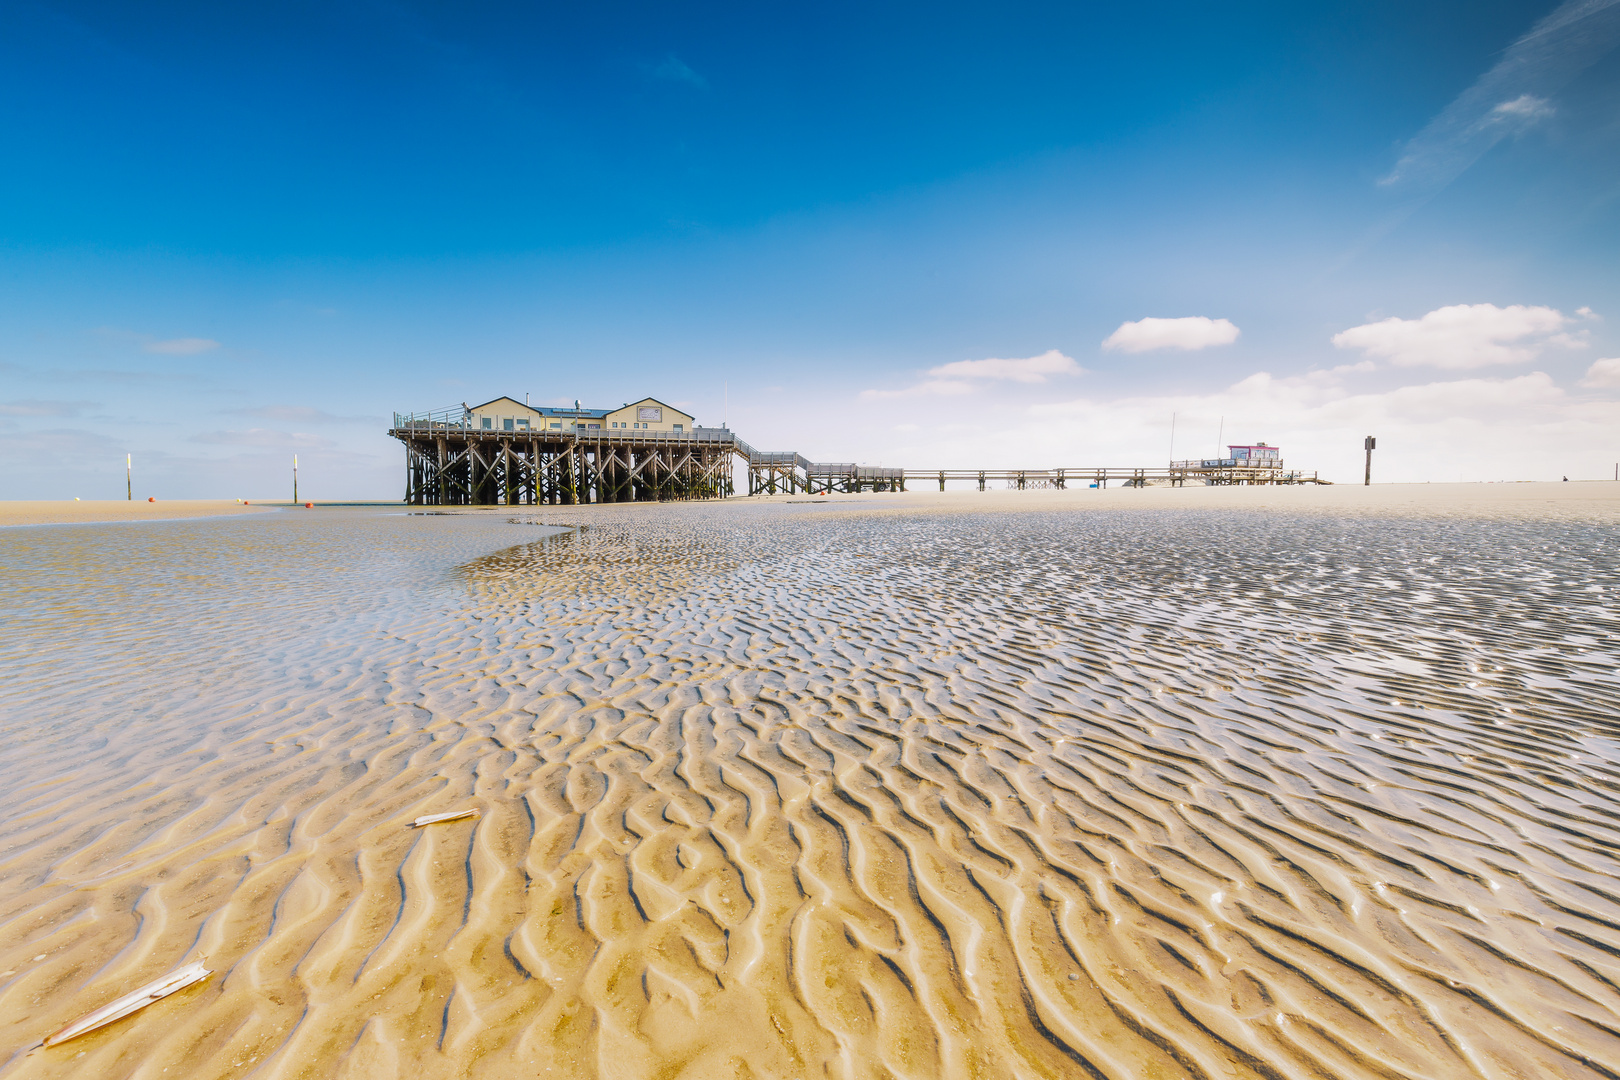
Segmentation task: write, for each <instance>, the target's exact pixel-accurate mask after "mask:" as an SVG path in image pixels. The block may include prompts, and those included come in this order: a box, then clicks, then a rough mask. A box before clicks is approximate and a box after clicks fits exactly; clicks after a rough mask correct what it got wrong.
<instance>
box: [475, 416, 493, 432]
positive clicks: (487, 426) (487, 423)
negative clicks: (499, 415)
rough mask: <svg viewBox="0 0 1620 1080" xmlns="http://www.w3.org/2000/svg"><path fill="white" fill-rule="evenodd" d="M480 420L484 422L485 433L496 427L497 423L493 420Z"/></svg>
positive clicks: (485, 418)
mask: <svg viewBox="0 0 1620 1080" xmlns="http://www.w3.org/2000/svg"><path fill="white" fill-rule="evenodd" d="M479 419H480V420H482V421H483V422H484V423H483V428H484V430H485V431H488V430H489V429H490V428H492V427H494V426H495V421H493V420H491V419H490V418H489V417H487V416H482V417H479Z"/></svg>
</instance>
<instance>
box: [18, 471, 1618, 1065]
mask: <svg viewBox="0 0 1620 1080" xmlns="http://www.w3.org/2000/svg"><path fill="white" fill-rule="evenodd" d="M865 505H871V506H878V505H879V504H877V503H870V504H848V503H846V504H839V505H824V504H817V503H813V502H810V503H806V502H802V501H796V502H794V503H793V504H792V505H762V504H758V503H755V504H748V505H738V504H731V505H716V504H710V505H702V504H690V505H673V506H640V507H612V506H609V507H583V508H560V509H556V510H551V511H546V512H543V513H540V514H537V515H530V514H520V515H517V516H513V515H509V514H506V513H495V514H489V513H482V514H467V515H420V516H402V515H398V514H393V515H388V514H382V513H379V512H375V511H370V512H360V511H355V512H343V511H333V512H326V513H310V514H275V515H267V516H264V517H256V518H237V519H227V520H219V521H200V522H179V523H172V524H166V525H155V524H142V525H110V526H101V527H97V528H94V529H86V528H61V529H26V530H7V531H5V532H4V533H0V566H3V567H4V574H3V575H0V590H3V596H0V602H3V604H0V610H3V612H4V615H3V616H0V618H3V623H0V717H3V719H0V725H3V728H0V729H3V731H4V734H5V736H6V737H5V738H4V740H3V741H0V783H3V784H4V786H5V789H6V791H7V793H8V795H7V799H6V804H5V805H6V812H5V815H4V818H3V824H0V1071H3V1072H4V1074H5V1075H6V1076H8V1077H9V1076H18V1077H24V1076H26V1077H46V1076H51V1077H66V1076H95V1077H128V1076H139V1077H146V1078H154V1080H155V1078H158V1077H164V1076H169V1077H174V1076H185V1077H210V1078H211V1077H225V1076H245V1075H254V1076H267V1077H268V1076H274V1077H303V1076H308V1077H329V1076H352V1077H367V1078H375V1077H392V1076H411V1077H463V1076H467V1077H471V1076H477V1077H509V1076H511V1077H516V1076H557V1077H591V1076H602V1077H614V1078H620V1077H625V1078H628V1077H638V1078H639V1077H648V1078H651V1077H733V1076H737V1077H781V1078H800V1080H806V1078H810V1077H841V1078H842V1077H849V1078H854V1077H918V1078H923V1077H947V1076H948V1077H980V1076H982V1077H1042V1076H1054V1077H1056V1076H1062V1077H1088V1076H1089V1077H1110V1078H1118V1080H1127V1078H1138V1077H1155V1078H1157V1077H1166V1078H1167V1077H1200V1078H1203V1077H1208V1078H1224V1077H1250V1076H1253V1077H1323V1076H1331V1077H1420V1078H1424V1080H1431V1078H1444V1077H1464V1076H1469V1077H1475V1076H1483V1077H1542V1076H1559V1077H1565V1076H1567V1077H1586V1076H1592V1077H1597V1076H1605V1077H1613V1076H1615V1075H1616V1073H1617V1072H1620V1011H1617V1006H1620V858H1617V856H1620V848H1617V843H1620V798H1617V795H1620V767H1617V765H1616V758H1617V749H1620V747H1617V742H1616V739H1617V738H1620V675H1617V667H1620V657H1617V655H1616V653H1617V642H1620V635H1617V630H1620V595H1617V593H1616V589H1617V587H1620V572H1617V571H1620V567H1617V565H1616V563H1617V559H1616V555H1615V550H1616V548H1615V525H1614V523H1613V522H1612V521H1610V520H1603V519H1599V518H1589V519H1582V518H1581V517H1580V516H1579V515H1576V516H1574V517H1567V516H1566V517H1564V518H1561V519H1559V520H1553V521H1539V520H1501V519H1496V520H1484V519H1474V518H1466V517H1453V518H1441V519H1432V520H1429V519H1419V518H1412V517H1406V518H1378V517H1368V516H1366V515H1364V514H1356V515H1333V514H1308V513H1301V514H1288V513H1278V512H1272V513H1243V512H1227V511H1219V510H1207V511H1205V512H1201V513H1186V512H1178V511H1175V510H1165V509H1145V510H1144V509H1135V510H1132V509H1110V508H1095V509H1093V510H1092V511H1090V512H1084V511H1081V512H1077V511H1075V510H1073V509H1063V508H1059V507H1057V506H1056V505H1055V504H1054V506H1052V507H1051V508H1047V509H1039V508H1035V509H1031V508H1021V509H1017V510H1016V511H1012V512H1005V511H1007V504H1000V505H1001V508H1002V510H1003V511H1004V512H997V513H977V512H969V511H968V510H966V509H964V505H965V504H961V503H958V504H955V505H954V507H953V508H944V507H933V508H930V505H929V504H918V505H917V507H916V508H915V509H911V510H906V511H899V510H896V509H892V507H897V506H899V505H900V504H897V503H889V504H884V505H887V506H889V507H891V509H876V510H866V509H862V508H861V507H862V506H865ZM1030 506H1032V507H1033V506H1035V504H1033V503H1032V504H1030ZM531 522H532V523H550V524H555V525H565V526H576V527H577V528H575V529H573V530H571V531H566V532H557V531H554V530H548V529H544V528H541V527H540V525H539V524H532V523H531ZM467 806H476V807H478V808H479V809H481V810H482V811H483V816H482V817H481V818H479V819H477V820H463V821H459V822H452V823H447V824H443V825H436V826H432V827H430V828H427V829H423V830H419V831H413V830H410V829H408V828H406V827H405V825H406V823H407V822H408V821H409V820H410V819H411V818H413V817H415V816H417V815H419V814H429V813H437V812H443V811H448V810H456V809H460V808H462V807H467ZM199 955H202V956H206V958H207V962H208V964H209V966H210V967H212V968H214V969H215V971H216V974H215V975H214V977H213V978H211V979H209V980H208V981H207V982H205V983H202V984H201V985H198V986H195V987H192V988H190V989H188V990H185V991H182V992H180V993H179V994H176V995H175V996H173V997H171V998H168V999H165V1000H164V1001H161V1002H159V1003H157V1004H155V1005H153V1006H151V1007H150V1008H148V1009H146V1010H145V1011H144V1012H142V1013H139V1014H137V1015H136V1016H134V1017H131V1018H129V1019H126V1020H123V1021H120V1022H119V1023H117V1024H115V1025H113V1026H111V1027H109V1028H106V1029H104V1030H102V1031H99V1032H97V1033H94V1034H92V1035H89V1036H86V1037H84V1038H82V1039H79V1040H76V1041H73V1042H70V1043H67V1044H65V1045H63V1046H60V1047H54V1048H51V1049H45V1050H36V1051H34V1052H33V1053H32V1054H26V1053H25V1051H26V1049H27V1047H29V1046H30V1045H33V1044H34V1043H37V1042H38V1040H39V1039H40V1038H41V1037H42V1036H44V1035H45V1034H47V1033H49V1032H51V1031H53V1030H55V1029H56V1028H58V1027H60V1026H61V1025H62V1024H64V1023H66V1022H67V1021H69V1020H72V1019H74V1018H75V1017H77V1016H79V1015H81V1014H83V1013H85V1012H88V1011H90V1010H91V1009H93V1008H96V1007H98V1006H100V1005H102V1004H104V1003H105V1002H107V1001H108V1000H111V999H112V998H114V997H117V996H118V995H120V994H123V993H125V992H126V991H128V990H129V989H132V988H133V987H134V986H137V985H139V984H140V983H142V982H144V981H147V980H149V979H152V978H155V977H157V976H159V975H161V974H163V973H165V972H167V971H169V970H171V969H173V968H175V967H178V966H179V965H181V964H182V963H183V962H186V961H187V960H189V959H193V958H195V957H197V956H199Z"/></svg>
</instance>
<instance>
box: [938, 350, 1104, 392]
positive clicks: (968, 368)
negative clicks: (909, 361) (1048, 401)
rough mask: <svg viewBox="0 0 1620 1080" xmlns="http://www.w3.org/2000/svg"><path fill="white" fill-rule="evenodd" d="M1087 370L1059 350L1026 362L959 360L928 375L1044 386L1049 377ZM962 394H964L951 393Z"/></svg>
mask: <svg viewBox="0 0 1620 1080" xmlns="http://www.w3.org/2000/svg"><path fill="white" fill-rule="evenodd" d="M1083 370H1084V369H1082V368H1081V367H1080V365H1079V364H1077V363H1075V362H1074V359H1073V358H1072V357H1068V356H1064V355H1063V354H1062V353H1060V352H1058V351H1057V350H1056V349H1048V350H1047V351H1046V352H1043V353H1041V355H1039V356H1031V357H1027V358H1025V359H1023V360H996V359H991V360H957V361H955V362H954V363H950V364H941V365H940V366H939V367H936V368H929V369H928V374H930V375H934V376H939V377H941V378H945V379H1010V380H1011V381H1013V382H1021V383H1041V382H1045V381H1046V377H1047V376H1048V375H1079V374H1080V373H1081V372H1082V371H1083ZM950 392H951V393H960V392H961V391H956V390H953V391H950Z"/></svg>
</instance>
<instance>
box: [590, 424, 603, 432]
mask: <svg viewBox="0 0 1620 1080" xmlns="http://www.w3.org/2000/svg"><path fill="white" fill-rule="evenodd" d="M589 427H590V429H591V430H592V431H601V430H602V425H601V424H591V425H589Z"/></svg>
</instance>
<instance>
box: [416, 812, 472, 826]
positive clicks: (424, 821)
mask: <svg viewBox="0 0 1620 1080" xmlns="http://www.w3.org/2000/svg"><path fill="white" fill-rule="evenodd" d="M477 816H478V811H477V810H476V809H474V810H452V811H451V812H450V813H448V814H424V815H423V816H422V817H419V818H417V819H416V820H415V821H413V822H411V828H413V829H420V828H421V827H422V826H424V825H437V824H438V823H439V822H441V821H460V820H461V819H462V818H469V817H477Z"/></svg>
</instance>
